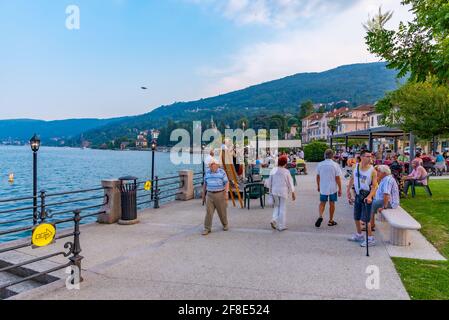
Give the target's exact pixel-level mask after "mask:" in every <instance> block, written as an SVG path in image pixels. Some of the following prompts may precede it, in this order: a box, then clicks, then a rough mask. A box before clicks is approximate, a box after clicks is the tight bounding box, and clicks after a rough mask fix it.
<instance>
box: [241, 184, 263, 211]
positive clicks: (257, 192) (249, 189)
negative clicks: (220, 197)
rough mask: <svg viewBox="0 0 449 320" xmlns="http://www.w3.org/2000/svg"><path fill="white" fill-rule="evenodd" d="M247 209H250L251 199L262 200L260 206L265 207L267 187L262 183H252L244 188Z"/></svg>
mask: <svg viewBox="0 0 449 320" xmlns="http://www.w3.org/2000/svg"><path fill="white" fill-rule="evenodd" d="M243 197H244V201H245V207H247V208H248V210H249V208H250V202H251V199H260V206H261V207H262V209H263V208H264V207H265V186H264V184H263V183H262V182H252V183H247V184H245V187H244V188H243Z"/></svg>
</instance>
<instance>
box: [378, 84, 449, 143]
mask: <svg viewBox="0 0 449 320" xmlns="http://www.w3.org/2000/svg"><path fill="white" fill-rule="evenodd" d="M376 110H377V111H378V112H380V113H382V114H383V115H384V117H383V118H384V119H383V122H384V124H386V125H388V126H398V125H399V126H400V127H401V128H402V130H404V131H406V132H409V131H410V132H413V133H414V134H416V135H417V136H418V137H420V138H422V139H432V138H433V137H437V136H445V135H447V133H449V87H448V86H446V85H441V84H438V83H434V82H432V81H430V80H429V81H426V82H422V83H421V82H409V83H407V84H405V85H404V86H402V87H401V88H400V89H398V90H396V91H393V92H390V93H388V94H387V95H386V97H385V98H384V99H382V100H380V101H379V102H378V103H377V104H376Z"/></svg>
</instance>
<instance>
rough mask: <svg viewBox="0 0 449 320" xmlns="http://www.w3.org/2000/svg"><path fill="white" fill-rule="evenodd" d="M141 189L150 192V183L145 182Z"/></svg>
mask: <svg viewBox="0 0 449 320" xmlns="http://www.w3.org/2000/svg"><path fill="white" fill-rule="evenodd" d="M143 188H144V189H145V190H146V191H150V190H151V181H147V182H145V185H144V186H143Z"/></svg>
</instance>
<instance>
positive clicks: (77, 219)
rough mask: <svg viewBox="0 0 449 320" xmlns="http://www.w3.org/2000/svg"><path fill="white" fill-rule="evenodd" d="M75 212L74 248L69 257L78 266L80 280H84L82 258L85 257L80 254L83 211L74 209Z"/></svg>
mask: <svg viewBox="0 0 449 320" xmlns="http://www.w3.org/2000/svg"><path fill="white" fill-rule="evenodd" d="M73 213H74V217H73V221H74V222H75V226H74V237H73V248H72V254H73V255H72V256H71V257H70V258H69V259H70V261H71V262H72V265H73V266H75V267H76V268H78V276H79V282H82V281H83V278H82V277H81V260H83V257H82V256H80V253H81V244H80V222H81V211H80V210H75V211H73ZM72 272H73V271H72Z"/></svg>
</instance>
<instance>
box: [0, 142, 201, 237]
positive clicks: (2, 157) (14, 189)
mask: <svg viewBox="0 0 449 320" xmlns="http://www.w3.org/2000/svg"><path fill="white" fill-rule="evenodd" d="M32 160H33V157H32V152H31V150H30V148H29V146H17V147H16V146H0V201H1V200H2V199H9V198H18V197H28V196H32V192H33V191H32V190H33V185H32V182H33V180H32V172H33V171H32V168H33V162H32ZM182 169H190V170H194V171H195V172H200V171H201V165H200V164H198V165H193V164H191V165H187V164H180V165H174V164H173V163H172V162H171V161H170V154H169V153H164V152H156V154H155V176H156V175H157V176H159V177H166V176H175V175H177V174H178V171H179V170H182ZM10 173H14V182H13V183H10V182H8V176H9V174H10ZM126 175H132V176H136V177H138V178H139V181H144V180H146V179H149V178H150V177H151V152H150V151H110V150H93V149H76V148H51V147H41V148H40V150H39V152H38V190H45V191H46V192H47V193H59V192H66V191H74V190H81V189H90V188H96V187H100V186H101V180H102V179H113V178H119V177H122V176H126ZM101 194H102V192H101V191H99V192H97V193H96V194H85V195H81V196H80V195H68V196H63V197H60V198H51V200H50V198H48V200H47V202H49V201H51V202H55V201H64V200H70V199H73V198H76V199H80V197H84V198H86V197H92V196H96V195H101ZM99 203H101V199H100V200H96V201H95V203H94V204H99ZM30 205H32V200H27V201H23V202H20V203H19V202H16V203H1V202H0V211H3V210H9V209H11V208H17V207H27V206H30ZM80 205H83V206H84V205H92V201H91V202H88V201H87V202H84V203H78V204H71V205H66V206H61V207H58V208H55V210H56V209H57V210H65V209H67V208H70V209H72V208H74V209H75V208H76V207H77V206H80ZM96 210H98V209H96ZM27 217H29V218H30V220H29V221H24V222H19V223H13V224H6V221H10V220H12V219H14V220H16V219H21V218H27ZM92 220H95V218H90V219H89V220H86V221H83V222H87V221H92ZM30 223H32V210H26V211H22V212H14V213H5V214H1V213H0V232H1V230H5V229H10V228H16V227H20V226H27V225H29V224H30ZM27 235H28V234H27V233H25V234H24V233H21V234H15V235H4V236H1V235H0V242H4V241H9V240H13V239H16V238H18V237H23V236H27Z"/></svg>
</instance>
